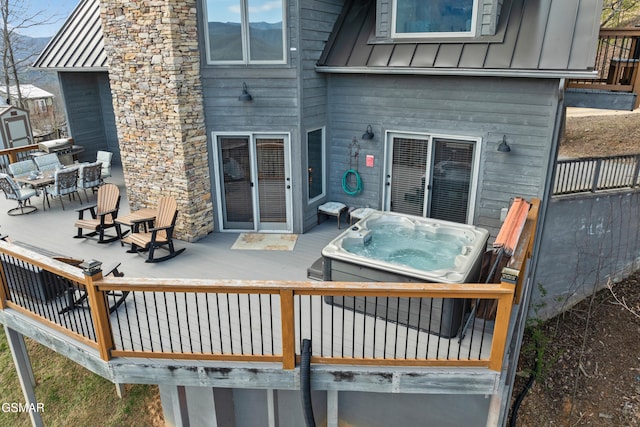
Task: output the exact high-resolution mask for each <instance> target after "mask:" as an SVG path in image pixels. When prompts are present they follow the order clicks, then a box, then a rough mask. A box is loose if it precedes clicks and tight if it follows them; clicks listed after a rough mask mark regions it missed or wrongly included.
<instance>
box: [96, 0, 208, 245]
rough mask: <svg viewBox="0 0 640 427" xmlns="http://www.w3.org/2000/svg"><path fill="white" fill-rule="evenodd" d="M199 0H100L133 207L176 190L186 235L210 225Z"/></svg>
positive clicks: (196, 235) (180, 230)
mask: <svg viewBox="0 0 640 427" xmlns="http://www.w3.org/2000/svg"><path fill="white" fill-rule="evenodd" d="M196 1H197V0H142V1H125V0H100V17H101V21H102V29H103V33H104V47H105V52H106V54H107V58H108V61H109V63H108V67H109V80H110V83H111V93H112V97H113V109H114V112H115V119H116V128H117V131H118V140H119V144H120V156H121V159H122V166H123V170H124V178H125V185H126V188H127V195H128V198H129V203H130V205H131V209H132V210H133V209H138V208H141V207H155V206H156V204H157V200H158V199H159V198H160V197H161V196H163V195H171V196H173V197H175V199H176V201H177V203H178V209H179V214H178V221H177V227H176V231H175V236H176V237H177V238H179V239H182V240H186V241H195V240H198V239H200V238H202V237H204V236H206V235H207V234H209V233H211V232H212V231H213V204H212V200H211V180H210V176H209V163H208V151H207V136H206V131H205V122H204V110H203V108H204V106H203V96H202V84H201V81H200V53H199V51H198V31H197V16H196Z"/></svg>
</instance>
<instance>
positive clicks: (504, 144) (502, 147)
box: [498, 135, 511, 153]
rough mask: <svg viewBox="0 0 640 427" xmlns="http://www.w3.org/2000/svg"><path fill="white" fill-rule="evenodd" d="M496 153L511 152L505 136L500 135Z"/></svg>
mask: <svg viewBox="0 0 640 427" xmlns="http://www.w3.org/2000/svg"><path fill="white" fill-rule="evenodd" d="M498 151H499V152H501V153H508V152H510V151H511V147H509V144H507V136H506V135H502V142H501V143H500V145H498Z"/></svg>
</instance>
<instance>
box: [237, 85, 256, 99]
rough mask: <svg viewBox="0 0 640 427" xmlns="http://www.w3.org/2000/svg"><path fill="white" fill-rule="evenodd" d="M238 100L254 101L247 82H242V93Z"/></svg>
mask: <svg viewBox="0 0 640 427" xmlns="http://www.w3.org/2000/svg"><path fill="white" fill-rule="evenodd" d="M238 101H243V102H249V101H253V97H252V96H251V94H250V93H249V92H248V91H247V84H246V83H245V82H242V94H240V96H239V97H238Z"/></svg>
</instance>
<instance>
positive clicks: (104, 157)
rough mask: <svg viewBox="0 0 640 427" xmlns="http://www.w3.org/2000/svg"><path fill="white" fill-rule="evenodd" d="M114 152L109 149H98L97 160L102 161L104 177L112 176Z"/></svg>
mask: <svg viewBox="0 0 640 427" xmlns="http://www.w3.org/2000/svg"><path fill="white" fill-rule="evenodd" d="M112 157H113V153H111V152H109V151H98V153H97V154H96V162H101V163H102V178H103V179H104V178H108V177H110V176H111V158H112Z"/></svg>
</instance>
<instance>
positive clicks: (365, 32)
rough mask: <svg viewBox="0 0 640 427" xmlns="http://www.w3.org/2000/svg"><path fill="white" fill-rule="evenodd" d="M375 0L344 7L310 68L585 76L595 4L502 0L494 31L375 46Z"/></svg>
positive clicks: (589, 69) (589, 0) (590, 63)
mask: <svg viewBox="0 0 640 427" xmlns="http://www.w3.org/2000/svg"><path fill="white" fill-rule="evenodd" d="M375 8H376V1H375V0H349V1H347V2H346V3H345V6H344V9H343V11H342V15H341V16H340V18H339V20H338V22H337V24H336V26H335V28H334V31H333V33H332V34H331V36H330V38H329V41H328V42H327V44H326V46H325V50H324V52H323V54H322V56H321V57H320V60H319V61H318V63H317V67H316V70H317V71H320V72H333V73H384V74H393V73H397V74H452V75H494V76H519V77H543V78H544V77H553V78H558V77H559V78H563V77H572V78H593V77H595V72H594V71H593V68H594V62H595V52H596V46H597V41H598V32H599V25H600V14H601V11H602V0H505V1H504V3H503V6H502V10H501V13H500V16H499V21H498V25H497V30H496V34H495V35H493V36H480V37H476V38H469V39H458V40H455V39H447V40H438V39H424V40H418V41H416V40H413V41H408V42H405V41H402V42H391V43H389V42H380V41H376V35H375V30H376V10H375Z"/></svg>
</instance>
